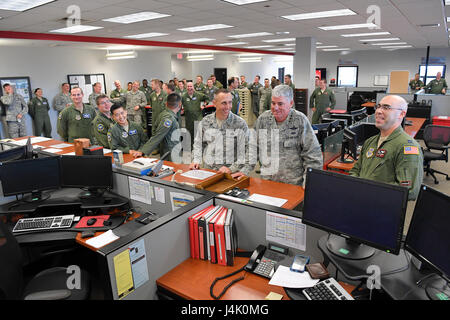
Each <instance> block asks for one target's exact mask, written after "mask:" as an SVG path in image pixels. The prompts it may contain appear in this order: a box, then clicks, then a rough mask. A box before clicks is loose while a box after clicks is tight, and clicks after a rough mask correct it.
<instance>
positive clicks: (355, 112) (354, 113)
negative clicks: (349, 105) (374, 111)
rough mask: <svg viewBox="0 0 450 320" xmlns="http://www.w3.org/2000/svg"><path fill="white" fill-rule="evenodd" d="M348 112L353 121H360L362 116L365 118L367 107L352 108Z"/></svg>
mask: <svg viewBox="0 0 450 320" xmlns="http://www.w3.org/2000/svg"><path fill="white" fill-rule="evenodd" d="M350 114H351V115H352V116H353V122H358V121H361V120H362V119H364V118H367V109H366V107H363V108H360V109H357V110H352V111H351V112H350Z"/></svg>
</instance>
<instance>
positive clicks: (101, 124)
mask: <svg viewBox="0 0 450 320" xmlns="http://www.w3.org/2000/svg"><path fill="white" fill-rule="evenodd" d="M95 102H96V104H97V108H98V113H97V116H96V117H95V118H94V121H93V122H92V126H93V133H94V138H95V141H96V142H95V143H96V144H98V145H100V146H103V147H105V148H109V141H108V130H109V129H111V128H112V126H113V125H114V123H115V122H114V120H113V119H112V116H111V106H112V103H111V101H110V100H109V99H108V97H107V96H106V95H104V94H101V95H99V96H98V97H97V99H95Z"/></svg>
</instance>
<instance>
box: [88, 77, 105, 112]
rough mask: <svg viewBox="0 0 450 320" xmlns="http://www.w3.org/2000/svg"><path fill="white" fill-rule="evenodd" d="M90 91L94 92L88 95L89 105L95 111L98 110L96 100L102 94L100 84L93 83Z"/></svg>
mask: <svg viewBox="0 0 450 320" xmlns="http://www.w3.org/2000/svg"><path fill="white" fill-rule="evenodd" d="M92 89H93V90H94V92H92V93H91V94H90V95H89V104H90V105H91V107H93V108H94V109H95V110H96V111H97V110H98V109H97V102H96V99H97V97H98V96H99V95H101V94H102V84H101V83H100V82H96V83H94V85H93V87H92Z"/></svg>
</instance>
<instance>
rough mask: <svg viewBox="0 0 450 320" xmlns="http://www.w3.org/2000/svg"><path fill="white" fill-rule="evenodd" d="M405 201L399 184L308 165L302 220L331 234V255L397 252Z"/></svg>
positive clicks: (359, 256)
mask: <svg viewBox="0 0 450 320" xmlns="http://www.w3.org/2000/svg"><path fill="white" fill-rule="evenodd" d="M324 195H325V196H324ZM407 202H408V189H407V188H405V187H401V186H397V185H392V184H386V183H381V182H376V181H372V180H368V179H361V178H356V177H351V176H348V175H344V174H340V173H335V172H330V171H323V170H317V169H312V168H308V169H307V175H306V186H305V200H304V208H303V218H302V220H303V222H304V223H305V224H307V225H311V226H313V227H315V228H318V229H321V230H325V231H327V232H330V233H332V234H334V235H337V236H331V237H330V239H329V240H328V243H327V247H328V250H329V251H330V252H332V253H333V254H335V255H338V256H341V257H344V258H348V259H364V258H368V257H370V256H371V255H373V254H374V253H375V250H374V249H373V248H377V249H380V250H382V251H385V252H388V253H392V254H398V253H399V251H400V244H401V239H402V233H403V224H404V220H405V214H406V206H407Z"/></svg>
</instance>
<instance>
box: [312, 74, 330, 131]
mask: <svg viewBox="0 0 450 320" xmlns="http://www.w3.org/2000/svg"><path fill="white" fill-rule="evenodd" d="M309 105H310V106H311V108H312V111H313V112H314V113H313V116H312V121H311V123H312V124H316V123H319V120H320V116H321V115H322V114H324V113H326V112H328V111H330V110H331V109H334V106H335V105H336V98H335V97H334V92H333V91H332V90H331V89H328V88H327V80H326V79H321V80H320V82H319V87H318V88H317V89H316V90H314V91H313V93H312V95H311V98H309Z"/></svg>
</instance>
